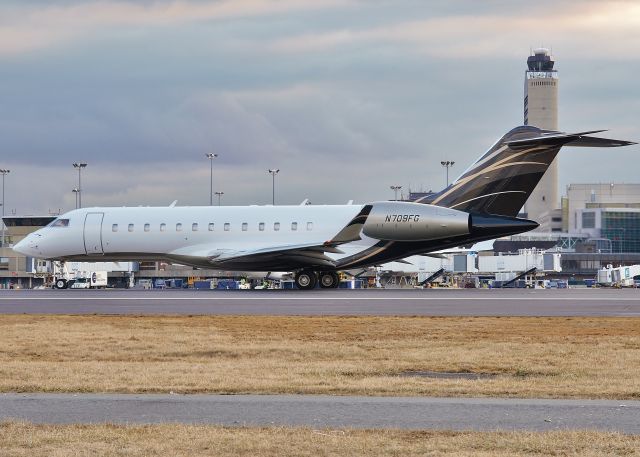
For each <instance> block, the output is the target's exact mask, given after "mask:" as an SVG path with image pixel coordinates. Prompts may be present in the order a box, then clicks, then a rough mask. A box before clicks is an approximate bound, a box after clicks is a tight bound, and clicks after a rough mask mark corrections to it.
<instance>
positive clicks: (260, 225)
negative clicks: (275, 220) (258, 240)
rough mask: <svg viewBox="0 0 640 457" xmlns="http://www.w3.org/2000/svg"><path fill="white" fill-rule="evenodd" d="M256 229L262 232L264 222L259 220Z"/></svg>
mask: <svg viewBox="0 0 640 457" xmlns="http://www.w3.org/2000/svg"><path fill="white" fill-rule="evenodd" d="M258 230H260V231H261V232H264V222H260V223H259V224H258Z"/></svg>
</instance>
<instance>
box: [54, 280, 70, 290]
mask: <svg viewBox="0 0 640 457" xmlns="http://www.w3.org/2000/svg"><path fill="white" fill-rule="evenodd" d="M55 286H56V289H66V288H67V281H65V280H64V279H58V280H56V284H55Z"/></svg>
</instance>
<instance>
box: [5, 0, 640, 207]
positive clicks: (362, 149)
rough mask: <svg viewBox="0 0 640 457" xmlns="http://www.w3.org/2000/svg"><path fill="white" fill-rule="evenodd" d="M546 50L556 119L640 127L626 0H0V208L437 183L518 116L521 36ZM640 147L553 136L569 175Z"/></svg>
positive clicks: (633, 30) (623, 130)
mask: <svg viewBox="0 0 640 457" xmlns="http://www.w3.org/2000/svg"><path fill="white" fill-rule="evenodd" d="M541 45H544V46H545V47H550V48H552V49H553V54H554V56H555V58H556V68H557V69H558V70H559V76H560V109H559V111H560V113H559V114H560V128H561V129H562V130H566V131H571V130H590V129H599V128H607V129H610V130H611V131H610V132H608V135H609V136H611V137H615V138H620V139H628V140H634V141H638V140H640V122H639V116H638V115H639V114H640V85H639V84H638V75H640V2H637V1H628V2H625V1H621V2H607V1H602V0H600V1H594V2H589V1H569V0H565V1H563V0H554V1H537V2H531V1H507V0H504V1H497V0H496V1H483V2H478V1H475V0H468V1H445V0H442V1H425V0H367V1H357V0H313V1H310V0H229V1H227V0H219V1H196V0H192V1H150V0H149V1H135V2H134V1H117V2H116V1H90V0H83V1H74V0H66V1H51V0H47V1H45V0H42V1H28V2H27V1H21V0H3V1H2V2H1V3H0V168H9V169H11V173H10V175H8V176H7V178H6V205H5V206H6V213H7V214H9V213H11V211H13V210H15V211H16V212H17V214H19V215H24V214H43V213H47V212H49V211H57V210H58V209H60V210H62V211H66V210H69V209H72V208H73V207H74V206H75V200H74V194H73V193H72V191H71V189H72V188H73V187H75V186H76V185H77V173H76V172H75V170H74V169H73V167H72V165H71V164H72V163H73V162H75V161H86V162H88V164H89V165H88V167H87V168H86V170H85V171H84V172H83V189H84V192H83V204H84V206H93V205H114V206H122V205H168V204H169V203H171V201H173V200H176V199H177V200H178V201H179V204H180V205H204V204H208V202H209V161H208V159H206V158H205V154H206V153H209V152H214V153H217V154H219V158H218V159H216V160H215V162H214V188H215V189H214V190H220V191H223V192H224V197H223V199H222V201H223V204H235V205H245V204H266V203H270V201H271V177H270V176H269V174H268V173H267V169H268V168H280V170H281V172H280V174H279V175H278V177H277V179H276V194H277V196H276V200H277V203H281V204H285V203H287V204H297V203H299V202H301V201H302V200H303V199H305V198H309V199H310V200H311V202H312V203H314V204H323V203H328V204H332V203H343V202H346V201H347V200H349V199H355V200H356V202H366V201H373V200H377V199H388V198H391V197H393V192H392V191H391V190H390V189H389V186H390V185H402V186H403V190H406V189H408V188H411V189H412V190H420V189H424V190H428V189H433V190H439V189H440V188H442V187H443V186H444V181H445V174H444V170H443V169H442V167H441V166H440V161H441V160H445V159H446V160H454V161H455V162H456V164H455V166H454V168H453V170H452V174H453V175H455V174H457V173H461V172H462V171H463V170H464V169H465V168H466V167H467V166H468V165H469V164H470V163H471V162H472V161H474V160H475V159H476V158H477V157H478V156H479V155H480V154H481V153H483V152H484V151H485V150H486V149H487V148H488V147H489V146H491V144H492V143H493V141H495V139H497V138H498V137H500V136H501V135H502V134H503V133H505V132H506V131H508V130H510V129H511V128H512V127H515V126H517V125H520V124H521V123H522V104H523V103H522V98H523V77H524V71H525V69H526V58H527V56H528V55H529V52H530V49H531V48H535V47H539V46H541ZM639 157H640V147H639V146H632V147H629V148H624V149H608V150H602V149H601V150H597V149H593V150H591V149H579V148H571V149H564V150H563V151H562V153H561V159H560V179H561V182H560V184H561V187H560V188H561V189H562V190H564V188H565V186H566V185H567V184H568V183H572V182H610V181H615V182H638V181H640V177H639V172H640V165H638V163H639V161H638V158H639Z"/></svg>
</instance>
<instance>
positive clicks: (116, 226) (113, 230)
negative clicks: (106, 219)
mask: <svg viewBox="0 0 640 457" xmlns="http://www.w3.org/2000/svg"><path fill="white" fill-rule="evenodd" d="M111 231H112V232H117V231H118V224H112V225H111Z"/></svg>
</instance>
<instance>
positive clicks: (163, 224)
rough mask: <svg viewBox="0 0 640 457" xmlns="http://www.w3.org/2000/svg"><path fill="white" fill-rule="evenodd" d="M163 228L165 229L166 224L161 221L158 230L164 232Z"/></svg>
mask: <svg viewBox="0 0 640 457" xmlns="http://www.w3.org/2000/svg"><path fill="white" fill-rule="evenodd" d="M165 230H167V224H165V223H164V222H163V223H162V224H160V231H161V232H164V231H165Z"/></svg>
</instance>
